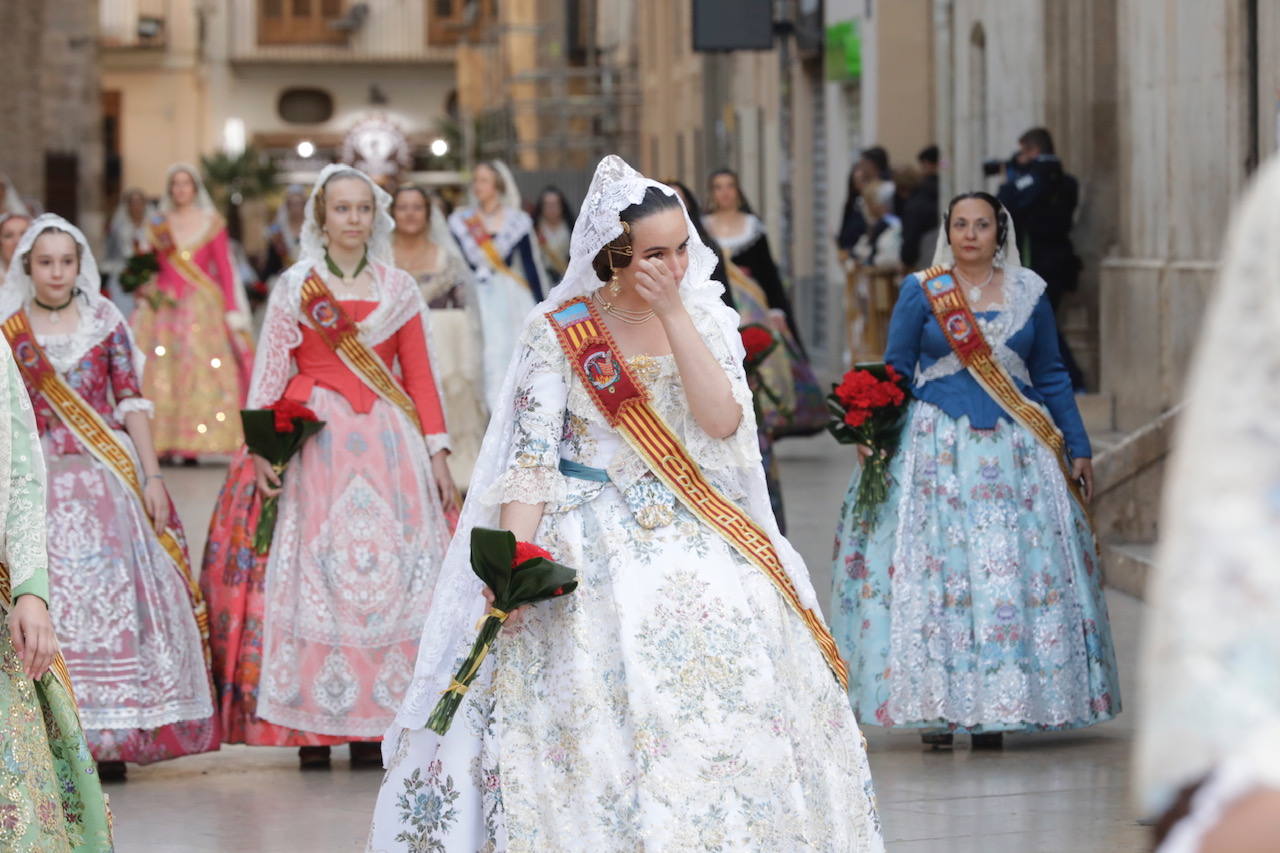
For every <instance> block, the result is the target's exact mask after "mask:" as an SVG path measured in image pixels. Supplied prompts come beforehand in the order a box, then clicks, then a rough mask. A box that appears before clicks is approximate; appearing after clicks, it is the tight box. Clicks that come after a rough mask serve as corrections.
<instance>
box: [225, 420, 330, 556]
mask: <svg viewBox="0 0 1280 853" xmlns="http://www.w3.org/2000/svg"><path fill="white" fill-rule="evenodd" d="M307 411H308V412H309V411H310V410H307ZM290 421H291V423H292V424H293V430H292V431H284V432H282V431H278V430H277V429H276V413H275V411H273V410H272V409H241V410H240V425H241V426H242V427H243V428H244V443H245V446H246V447H248V448H249V452H250V453H254V454H256V455H258V456H261V457H262V458H263V459H265V460H267V461H268V462H270V463H271V467H272V468H273V469H274V470H275V472H276V476H277V477H279V478H280V481H281V482H282V483H283V482H284V472H285V469H286V468H287V467H288V465H289V460H291V459H292V458H293V457H294V456H295V455H296V454H297V453H298V451H299V450H301V449H302V445H303V444H305V443H306V441H307V439H308V438H310V437H311V436H313V435H315V434H316V433H318V432H319V431H320V430H322V429H324V425H325V422H324V421H320V420H311V419H308V418H305V417H295V418H291V419H290ZM279 501H280V498H279V496H276V497H272V498H268V497H264V498H263V499H262V511H261V513H260V514H259V516H258V526H257V528H256V529H255V530H254V532H253V550H254V551H255V552H256V553H257V554H258V555H259V556H261V555H263V554H266V553H267V552H268V551H270V550H271V539H272V538H273V537H274V535H275V530H276V517H277V514H278V512H279V509H280V505H279Z"/></svg>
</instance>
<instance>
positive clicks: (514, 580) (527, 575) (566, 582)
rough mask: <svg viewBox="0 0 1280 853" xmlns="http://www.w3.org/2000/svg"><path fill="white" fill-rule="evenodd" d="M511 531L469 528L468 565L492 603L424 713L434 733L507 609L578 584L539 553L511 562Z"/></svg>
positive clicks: (448, 716) (446, 722) (442, 729)
mask: <svg viewBox="0 0 1280 853" xmlns="http://www.w3.org/2000/svg"><path fill="white" fill-rule="evenodd" d="M515 559H516V537H515V535H514V534H513V533H512V532H511V531H509V530H493V529H491V528H488V527H477V528H474V529H473V530H472V531H471V570H472V571H473V572H475V573H476V577H478V578H480V580H482V581H484V584H485V586H487V587H489V590H490V591H491V592H492V593H493V607H491V608H490V609H489V613H488V615H487V616H485V618H484V620H483V622H482V623H481V626H480V634H479V636H478V637H476V640H475V642H474V643H473V644H472V646H471V652H470V653H469V654H468V655H467V657H466V659H465V660H464V661H463V662H462V666H461V667H459V668H458V672H457V674H456V675H455V676H454V677H453V681H452V683H450V684H449V686H448V687H447V688H446V689H445V690H444V695H442V696H441V697H440V701H438V702H437V703H436V707H435V709H434V710H433V711H432V712H431V716H430V717H429V718H428V719H427V728H429V729H430V730H431V731H433V732H435V733H437V734H441V735H442V734H444V733H446V732H447V731H449V726H450V725H451V724H452V723H453V715H454V714H455V713H456V712H457V710H458V707H459V706H460V705H461V704H462V697H463V696H464V695H465V694H466V692H467V688H468V687H470V686H471V682H472V681H474V680H475V677H476V673H478V672H479V671H480V664H482V663H484V659H485V657H486V656H487V655H488V654H489V649H490V648H491V647H492V645H493V642H494V640H496V639H497V637H498V633H499V632H500V631H501V630H502V625H503V623H505V622H506V620H507V617H508V615H510V613H511V612H512V611H513V610H515V609H516V608H517V607H524V606H526V605H529V604H537V603H538V602H539V601H546V600H547V599H550V598H559V597H560V596H562V595H568V594H569V593H571V592H573V591H574V590H575V589H577V588H578V573H577V572H575V571H574V570H573V569H571V568H569V567H568V566H564V565H561V564H560V563H557V562H555V561H554V560H548V559H546V558H545V557H535V558H533V559H530V560H525V561H524V562H522V563H520V564H519V565H514V562H515Z"/></svg>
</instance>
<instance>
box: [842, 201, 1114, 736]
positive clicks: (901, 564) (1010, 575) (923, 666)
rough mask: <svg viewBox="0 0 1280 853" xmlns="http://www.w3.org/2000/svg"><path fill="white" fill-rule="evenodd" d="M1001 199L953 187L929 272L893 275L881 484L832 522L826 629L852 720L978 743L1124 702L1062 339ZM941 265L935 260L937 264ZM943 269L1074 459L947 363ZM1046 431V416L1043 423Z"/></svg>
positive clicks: (1086, 718)
mask: <svg viewBox="0 0 1280 853" xmlns="http://www.w3.org/2000/svg"><path fill="white" fill-rule="evenodd" d="M1012 230H1013V226H1012V220H1011V219H1010V218H1009V215H1008V212H1007V211H1005V210H1003V208H1001V207H1000V206H999V203H998V202H997V201H996V200H995V199H994V198H992V197H991V196H990V195H988V194H986V193H966V194H964V195H961V196H957V197H956V198H955V199H954V200H952V202H951V204H950V206H949V208H948V211H947V214H946V217H945V218H944V222H943V228H942V231H941V234H940V235H939V238H938V241H939V246H938V252H937V254H936V255H935V257H934V264H935V268H934V269H932V270H931V271H929V272H927V273H924V274H922V273H916V274H913V275H911V276H908V277H907V279H906V280H905V281H903V283H902V286H901V290H900V293H899V297H898V301H897V305H896V306H895V307H894V311H893V317H892V320H891V322H890V326H889V341H888V346H887V349H886V352H885V361H886V362H887V363H888V364H890V365H892V366H893V367H894V368H895V369H896V370H897V371H898V372H899V373H900V374H901V375H903V376H907V377H914V381H913V383H912V395H913V398H914V399H912V401H911V403H910V404H909V410H908V416H907V418H906V422H905V426H904V427H903V434H902V440H901V442H900V444H899V448H898V451H897V453H896V454H895V456H894V457H893V459H892V460H891V462H890V467H889V472H890V476H891V479H892V482H891V486H890V491H889V497H888V499H887V500H886V501H885V502H884V503H883V504H881V505H880V506H879V507H878V508H877V509H876V510H874V511H872V512H871V513H868V514H861V513H856V512H854V509H853V505H854V496H855V495H856V493H857V487H858V480H859V476H860V474H859V473H855V474H854V477H853V482H852V483H851V484H850V488H849V493H848V497H847V498H846V500H845V504H844V507H843V509H842V511H841V518H840V526H839V528H838V530H837V534H836V554H835V566H834V591H833V601H832V606H831V610H830V618H831V622H832V629H833V633H834V634H835V635H836V639H837V640H838V641H839V642H840V644H841V646H842V649H841V650H842V652H843V653H844V654H845V656H846V659H847V660H848V661H849V664H850V671H849V692H850V696H851V699H852V700H853V705H854V710H855V712H856V713H857V716H858V719H859V720H860V721H861V722H862V723H863V724H872V725H881V726H886V727H892V728H903V729H914V730H918V731H920V732H921V734H922V736H923V739H924V741H925V742H926V743H932V744H934V745H948V744H950V743H951V737H952V733H953V732H957V731H959V732H967V733H970V734H972V735H973V739H974V745H975V746H978V747H997V748H998V747H999V746H1000V745H1001V743H1002V733H1003V732H1006V731H1028V730H1046V729H1065V728H1075V727H1081V726H1089V725H1093V724H1095V723H1099V722H1102V721H1103V720H1107V719H1109V718H1111V717H1113V716H1114V715H1115V714H1117V713H1118V712H1119V710H1120V692H1119V684H1118V680H1117V674H1116V662H1115V652H1114V649H1113V647H1112V642H1111V630H1110V626H1109V624H1108V621H1107V608H1106V602H1105V599H1104V598H1103V593H1102V577H1101V567H1100V566H1099V564H1098V558H1097V545H1096V541H1095V538H1094V534H1093V530H1092V528H1091V526H1090V523H1089V519H1088V515H1087V513H1086V511H1085V509H1084V506H1083V500H1078V499H1077V498H1076V497H1073V495H1072V491H1073V489H1072V487H1071V486H1070V485H1069V484H1068V481H1067V477H1066V476H1064V468H1065V469H1066V470H1068V471H1069V473H1070V476H1071V477H1072V478H1073V479H1075V480H1076V481H1077V483H1076V485H1078V486H1079V489H1078V490H1076V491H1077V492H1078V495H1080V496H1082V497H1083V499H1084V500H1087V499H1088V498H1089V497H1090V496H1091V492H1092V489H1093V470H1092V464H1091V461H1090V457H1091V456H1092V452H1091V449H1090V445H1089V437H1088V435H1087V434H1086V432H1085V429H1084V423H1083V421H1082V419H1081V417H1080V412H1079V409H1078V408H1077V407H1076V402H1075V397H1074V396H1073V394H1072V390H1071V380H1070V378H1069V377H1068V375H1067V371H1066V368H1065V367H1064V366H1063V363H1062V359H1061V357H1060V355H1059V352H1058V338H1057V332H1056V331H1055V326H1054V319H1053V311H1052V309H1051V308H1050V307H1049V303H1048V300H1047V299H1046V298H1045V295H1044V290H1045V283H1044V281H1043V279H1041V278H1040V277H1039V276H1037V275H1036V274H1035V273H1033V272H1032V271H1031V270H1029V269H1025V268H1023V267H1022V266H1021V264H1020V263H1019V259H1018V255H1017V248H1016V246H1017V243H1016V242H1015V240H1014V237H1013V234H1012ZM938 265H941V266H940V267H939V266H938ZM939 274H949V275H950V276H951V281H953V282H954V284H955V285H957V286H958V290H959V292H960V293H961V294H963V299H964V301H965V302H966V303H967V304H968V306H969V307H970V308H971V309H972V312H973V316H974V317H976V319H977V325H978V327H979V328H980V330H981V331H982V333H983V335H984V336H985V338H986V339H987V341H988V343H989V344H990V347H991V351H992V355H993V356H994V361H995V362H996V363H997V364H998V369H999V370H1001V371H1002V372H1003V373H1005V374H1007V375H1008V376H1009V377H1011V378H1012V380H1013V383H1012V384H1013V385H1014V386H1016V388H1017V390H1018V391H1019V392H1021V395H1022V396H1023V397H1025V398H1027V399H1028V400H1030V401H1031V402H1032V403H1034V404H1035V405H1036V407H1038V408H1039V409H1040V410H1041V411H1042V412H1046V413H1047V414H1048V415H1049V416H1050V417H1051V419H1052V425H1053V426H1056V428H1057V430H1058V431H1059V432H1060V433H1061V439H1062V441H1063V443H1064V444H1065V447H1066V456H1067V458H1068V459H1069V460H1070V461H1069V462H1067V461H1066V460H1063V461H1060V460H1059V459H1058V458H1055V456H1056V455H1055V453H1053V452H1052V451H1051V450H1050V449H1049V447H1048V446H1047V445H1046V444H1045V443H1042V441H1041V440H1040V439H1038V438H1037V437H1036V435H1035V434H1033V432H1032V431H1031V429H1028V428H1027V427H1025V426H1023V425H1022V423H1021V422H1020V421H1019V420H1017V419H1015V418H1014V417H1013V416H1011V415H1010V414H1009V412H1008V410H1007V408H1006V407H1005V406H1002V405H1001V404H1000V403H999V402H998V401H997V398H996V397H993V396H992V395H991V394H989V393H988V392H987V391H986V390H984V386H983V385H982V384H979V381H978V379H977V378H976V376H975V373H971V372H970V369H968V368H966V367H965V366H964V365H962V364H961V362H960V359H959V357H958V356H957V355H956V354H955V352H954V351H953V349H952V345H951V342H950V340H949V338H948V336H947V335H945V334H944V333H943V331H942V327H941V326H940V325H939V322H938V321H937V319H935V315H934V311H933V307H932V302H931V299H930V297H929V296H928V295H926V291H925V288H924V287H923V286H922V285H923V284H924V281H925V279H927V278H929V277H930V276H931V275H939ZM1050 429H1051V430H1052V426H1050Z"/></svg>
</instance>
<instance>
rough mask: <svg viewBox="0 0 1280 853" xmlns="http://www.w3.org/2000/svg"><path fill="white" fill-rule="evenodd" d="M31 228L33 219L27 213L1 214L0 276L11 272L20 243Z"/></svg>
mask: <svg viewBox="0 0 1280 853" xmlns="http://www.w3.org/2000/svg"><path fill="white" fill-rule="evenodd" d="M30 226H31V217H30V216H27V215H26V214H25V213H5V214H0V275H5V274H6V273H7V272H8V271H9V264H11V263H12V262H13V255H14V252H15V251H17V249H18V241H19V240H21V239H22V235H23V234H25V233H27V228H29V227H30Z"/></svg>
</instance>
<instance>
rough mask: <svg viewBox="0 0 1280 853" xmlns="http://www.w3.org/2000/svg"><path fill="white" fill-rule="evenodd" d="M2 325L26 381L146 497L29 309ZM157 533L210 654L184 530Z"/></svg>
mask: <svg viewBox="0 0 1280 853" xmlns="http://www.w3.org/2000/svg"><path fill="white" fill-rule="evenodd" d="M0 328H2V329H3V331H4V336H5V339H6V340H8V342H9V346H11V347H12V348H13V355H14V360H15V361H17V363H18V370H20V371H21V372H22V375H23V377H24V378H25V379H26V380H27V382H28V384H30V385H31V387H32V388H34V389H35V390H36V393H38V394H39V395H40V396H41V397H43V398H44V399H45V400H46V401H47V402H48V403H49V405H50V406H52V407H53V410H54V411H55V412H56V413H57V415H58V418H59V419H61V421H62V422H63V423H64V424H66V426H67V429H69V430H71V432H72V433H74V434H75V437H76V439H77V440H78V441H79V442H80V444H81V446H83V447H84V448H85V449H86V450H88V451H89V453H91V454H92V455H93V456H94V458H96V459H97V460H98V461H99V462H101V463H102V464H104V465H106V466H107V468H108V469H109V470H110V471H111V472H112V473H113V474H115V475H116V476H117V477H119V478H120V480H121V482H123V483H124V484H125V485H126V486H127V487H128V488H129V489H130V490H131V491H132V492H133V493H134V495H135V496H136V497H137V498H138V501H139V502H142V500H143V490H142V482H141V480H139V479H138V469H137V468H136V467H135V465H134V462H133V456H131V455H130V453H129V451H128V449H126V448H125V446H124V445H123V444H122V443H121V442H120V439H119V437H118V436H117V435H116V433H115V431H114V430H113V429H112V428H111V427H110V426H109V425H108V424H107V422H106V421H105V420H104V419H103V417H102V415H100V414H99V413H98V411H97V410H96V409H95V408H93V406H91V405H89V403H88V401H87V400H85V399H84V398H83V397H81V396H80V395H79V393H77V392H76V390H75V389H74V388H72V387H71V386H70V385H68V384H67V383H66V382H65V381H63V379H62V377H61V376H59V375H58V371H57V369H56V368H54V366H53V364H52V363H51V362H50V361H49V358H48V356H46V355H45V353H44V350H43V349H41V347H40V344H39V343H38V342H37V341H36V336H35V333H34V332H33V331H32V329H31V323H30V321H29V320H28V319H27V312H25V311H19V312H17V313H16V314H14V315H12V316H11V317H9V319H7V320H5V321H4V324H3V326H2V327H0ZM157 536H158V537H159V539H160V544H161V545H163V546H164V550H165V552H166V553H167V554H168V555H169V557H170V558H171V559H172V560H173V562H174V564H176V565H177V567H178V570H179V571H180V572H181V573H182V578H183V580H184V581H186V584H187V593H188V595H189V596H190V597H191V606H192V609H193V610H194V611H195V616H196V623H197V624H198V625H199V627H200V636H201V638H202V639H203V640H204V647H205V655H206V657H207V656H208V654H209V614H208V610H207V609H206V607H205V603H204V596H203V595H202V594H201V593H200V585H199V584H198V583H197V582H196V579H195V576H194V575H193V574H192V571H191V559H190V557H189V555H188V553H187V547H186V543H185V541H184V539H183V537H182V535H181V533H180V532H179V531H178V530H176V529H175V528H173V527H171V526H169V525H168V524H166V526H165V527H164V528H163V529H162V530H161V531H160V532H159V533H158V534H157Z"/></svg>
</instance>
